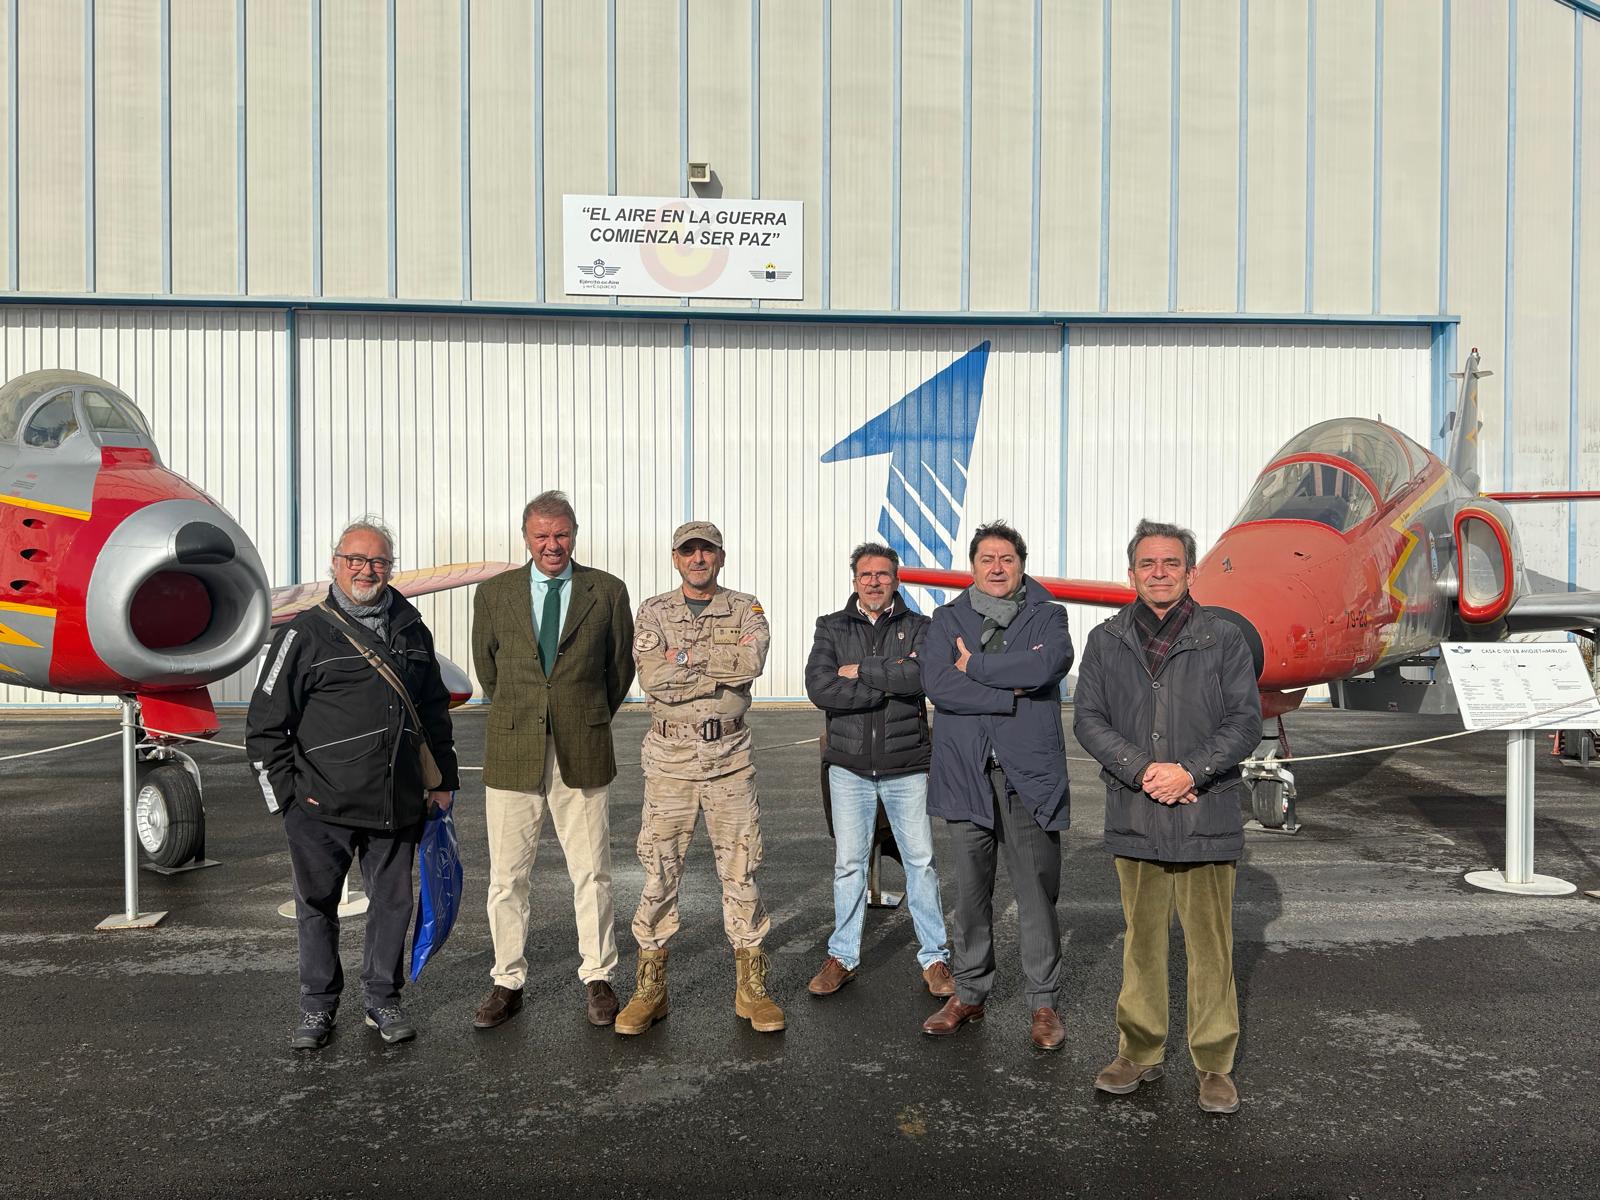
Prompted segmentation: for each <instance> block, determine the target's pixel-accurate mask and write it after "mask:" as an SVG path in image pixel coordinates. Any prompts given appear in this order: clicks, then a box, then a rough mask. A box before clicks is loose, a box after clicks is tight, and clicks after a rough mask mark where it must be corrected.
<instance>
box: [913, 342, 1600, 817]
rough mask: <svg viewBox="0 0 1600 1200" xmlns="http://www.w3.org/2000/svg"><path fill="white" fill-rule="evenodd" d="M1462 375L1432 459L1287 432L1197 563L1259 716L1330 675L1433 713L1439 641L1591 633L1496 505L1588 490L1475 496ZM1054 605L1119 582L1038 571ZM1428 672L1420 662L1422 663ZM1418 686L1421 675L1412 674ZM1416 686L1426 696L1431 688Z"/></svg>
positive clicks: (1390, 437)
mask: <svg viewBox="0 0 1600 1200" xmlns="http://www.w3.org/2000/svg"><path fill="white" fill-rule="evenodd" d="M1478 363H1479V355H1478V351H1477V350H1476V349H1474V350H1473V351H1472V354H1471V356H1470V357H1469V358H1468V359H1467V364H1466V370H1465V371H1463V372H1461V374H1460V376H1459V377H1460V378H1461V379H1462V388H1461V401H1460V407H1459V409H1458V411H1457V413H1456V419H1455V420H1454V422H1453V434H1452V438H1451V444H1450V448H1449V450H1448V452H1447V456H1446V458H1445V459H1443V460H1441V459H1440V458H1438V457H1437V456H1436V455H1434V454H1432V453H1430V452H1429V451H1428V450H1426V449H1424V448H1423V447H1422V446H1420V445H1418V444H1417V443H1416V442H1414V441H1412V440H1411V439H1410V438H1408V437H1407V436H1406V435H1405V434H1403V433H1401V432H1400V431H1399V430H1397V429H1393V428H1391V427H1390V426H1388V425H1385V424H1383V423H1381V422H1379V421H1370V420H1365V419H1361V418H1355V417H1344V418H1339V419H1335V420H1331V421H1323V422H1322V423H1320V424H1317V425H1313V426H1311V427H1310V428H1309V429H1307V430H1305V431H1304V432H1302V433H1300V434H1298V435H1296V436H1295V437H1293V438H1291V439H1290V440H1289V442H1288V443H1287V444H1286V445H1285V446H1284V447H1283V449H1281V450H1279V451H1278V453H1277V454H1276V455H1274V456H1273V458H1272V460H1271V461H1270V462H1268V463H1267V465H1266V468H1265V469H1264V470H1263V471H1262V472H1261V475H1260V477H1259V478H1258V479H1257V480H1256V485H1255V487H1254V488H1253V489H1252V490H1251V492H1250V495H1249V497H1248V498H1247V499H1246V500H1245V502H1244V507H1243V508H1242V509H1241V510H1240V512H1239V515H1238V516H1237V517H1236V518H1235V519H1234V522H1233V524H1232V525H1230V526H1229V527H1228V528H1227V530H1225V531H1224V532H1223V534H1222V536H1221V537H1219V538H1218V539H1217V542H1216V544H1215V545H1214V546H1212V548H1211V550H1210V552H1209V553H1208V554H1206V555H1205V556H1204V557H1203V558H1201V560H1200V562H1199V564H1198V566H1197V568H1196V570H1195V576H1194V584H1193V589H1192V590H1193V593H1194V596H1195V599H1196V600H1198V601H1199V602H1200V603H1202V604H1206V605H1215V606H1218V607H1220V608H1224V609H1229V610H1231V611H1232V612H1233V613H1235V614H1237V615H1238V616H1239V617H1240V618H1242V619H1243V621H1244V622H1245V623H1246V624H1247V625H1248V627H1249V628H1252V629H1254V630H1255V632H1256V634H1257V635H1258V637H1259V641H1260V649H1261V659H1260V661H1261V663H1262V666H1261V673H1260V687H1261V711H1262V714H1263V716H1267V717H1279V718H1280V720H1279V722H1278V734H1277V739H1276V740H1280V741H1281V740H1282V728H1283V726H1282V720H1281V717H1282V714H1284V713H1286V712H1290V711H1292V710H1294V709H1295V708H1297V707H1299V704H1300V701H1301V700H1302V699H1303V698H1304V696H1305V691H1306V689H1307V688H1309V687H1313V686H1316V685H1319V684H1328V685H1330V687H1331V691H1332V695H1333V699H1334V702H1335V703H1336V704H1339V705H1341V706H1344V707H1349V708H1367V709H1380V710H1389V711H1412V712H1417V711H1443V709H1442V708H1441V707H1440V706H1441V704H1442V703H1443V699H1442V698H1441V696H1440V694H1439V693H1440V692H1448V689H1447V688H1446V689H1437V690H1436V689H1430V688H1428V687H1426V686H1421V687H1419V686H1416V684H1415V683H1414V682H1413V681H1412V680H1411V679H1408V678H1406V677H1405V676H1403V675H1402V667H1403V665H1406V664H1413V663H1415V662H1416V660H1418V659H1419V658H1421V657H1422V656H1424V655H1427V654H1430V653H1431V652H1432V651H1433V650H1434V649H1435V648H1436V647H1437V646H1438V644H1439V643H1440V642H1441V641H1443V640H1445V639H1455V640H1474V639H1475V640H1498V639H1501V638H1504V637H1506V636H1507V635H1508V634H1512V633H1527V632H1537V631H1544V630H1574V631H1590V630H1595V629H1600V592H1582V591H1560V592H1536V591H1534V590H1533V589H1532V587H1531V586H1530V583H1529V580H1528V574H1527V571H1526V569H1525V568H1524V565H1523V557H1522V548H1521V544H1520V542H1519V541H1518V538H1517V528H1516V524H1515V523H1514V522H1513V521H1512V519H1511V515H1510V513H1509V512H1508V511H1507V509H1506V507H1505V505H1506V503H1510V502H1516V501H1524V500H1588V499H1597V498H1600V492H1510V493H1480V492H1479V491H1478V482H1479V476H1478V433H1479V430H1480V429H1481V427H1482V422H1481V420H1480V418H1479V411H1478V379H1479V378H1480V377H1482V376H1483V375H1487V374H1489V372H1487V371H1480V370H1479V369H1478ZM900 578H901V580H902V581H903V582H905V583H910V584H918V585H923V586H929V587H938V588H956V587H965V586H967V585H968V584H969V583H970V582H971V576H970V575H967V574H965V573H963V572H959V571H933V570H924V569H921V568H911V567H907V568H905V569H903V570H902V571H901V572H900ZM1039 582H1040V583H1041V584H1043V585H1044V586H1045V587H1046V588H1048V589H1049V591H1050V593H1051V595H1053V596H1055V597H1056V598H1057V599H1059V600H1065V601H1071V602H1073V603H1078V604H1089V605H1100V606H1104V607H1121V606H1122V605H1124V604H1127V603H1129V602H1131V601H1132V600H1133V599H1134V592H1133V589H1132V588H1131V587H1129V586H1127V585H1126V584H1122V583H1109V582H1106V583H1102V582H1094V581H1089V580H1079V579H1048V578H1041V579H1040V580H1039ZM1430 666H1431V662H1430ZM1423 682H1426V680H1424V681H1423ZM1430 693H1432V695H1431V696H1430ZM1253 790H1254V791H1255V792H1256V793H1257V794H1256V796H1255V797H1254V799H1256V800H1257V801H1258V803H1256V805H1255V809H1256V815H1257V816H1258V818H1261V819H1262V823H1263V824H1264V825H1268V826H1274V827H1276V826H1281V825H1282V824H1283V818H1284V805H1283V803H1282V800H1283V798H1284V797H1283V794H1282V789H1281V788H1269V789H1260V788H1256V789H1253Z"/></svg>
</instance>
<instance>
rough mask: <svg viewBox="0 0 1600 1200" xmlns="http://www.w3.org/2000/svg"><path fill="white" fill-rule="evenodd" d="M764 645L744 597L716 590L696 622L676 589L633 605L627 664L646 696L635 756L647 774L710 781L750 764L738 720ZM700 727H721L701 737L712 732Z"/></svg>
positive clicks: (768, 637) (761, 616)
mask: <svg viewBox="0 0 1600 1200" xmlns="http://www.w3.org/2000/svg"><path fill="white" fill-rule="evenodd" d="M771 641H772V631H771V630H770V629H769V628H768V627H767V617H766V613H765V612H763V611H762V608H761V602H760V601H759V600H757V599H756V598H755V597H754V596H751V595H749V594H748V593H745V592H734V591H729V590H728V589H726V588H720V589H718V591H717V593H716V595H715V596H713V597H712V598H711V603H710V604H708V605H707V606H706V608H705V611H704V612H702V613H701V614H700V615H699V616H695V615H694V613H693V611H692V610H691V609H690V608H689V605H688V603H687V602H686V601H685V600H684V598H683V593H682V592H681V591H678V590H674V591H670V592H664V593H663V594H661V595H659V596H652V597H650V599H648V600H646V601H645V602H644V603H643V604H642V605H640V606H639V617H638V620H637V621H635V622H634V638H633V661H634V663H635V665H636V666H637V667H638V671H639V686H640V687H642V688H643V689H644V692H645V695H646V696H647V697H648V698H649V706H650V717H651V725H650V732H649V733H647V734H646V735H645V739H644V745H643V747H642V748H641V751H640V763H641V765H642V766H643V767H644V769H645V771H646V772H647V773H651V774H658V775H663V776H666V777H668V778H673V779H712V778H715V777H717V776H719V775H727V774H730V773H731V772H734V771H738V770H742V769H744V768H745V767H748V766H749V765H750V744H751V738H750V730H749V728H748V727H746V726H744V725H743V721H744V718H745V714H746V713H748V712H749V711H750V685H751V684H752V683H754V682H755V681H756V680H757V679H759V678H760V677H761V672H762V670H763V669H764V668H765V667H766V663H767V647H768V646H769V645H770V643H771ZM680 651H681V652H683V654H684V656H685V659H686V661H684V662H683V663H681V664H680V663H679V662H678V661H677V657H678V654H679V652H680ZM708 721H712V722H721V723H722V726H723V731H722V736H720V737H714V738H711V739H710V740H707V739H706V738H705V737H703V736H702V735H701V732H700V731H704V732H705V733H712V734H714V733H716V732H717V727H716V726H715V725H710V726H708V725H707V722H708ZM663 723H665V728H663ZM736 723H737V724H738V727H737V728H733V726H734V725H735V724H736Z"/></svg>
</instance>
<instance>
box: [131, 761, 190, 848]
mask: <svg viewBox="0 0 1600 1200" xmlns="http://www.w3.org/2000/svg"><path fill="white" fill-rule="evenodd" d="M134 823H135V825H136V827H137V828H138V831H139V843H140V845H142V846H143V847H144V852H145V854H147V855H148V856H149V858H150V861H151V862H153V863H155V864H156V866H158V867H177V866H182V865H183V864H184V863H186V862H188V861H189V860H190V859H192V858H193V857H194V856H195V852H196V851H197V850H198V849H199V848H200V843H201V841H202V839H203V838H204V836H205V827H206V810H205V808H204V806H203V805H202V804H201V803H200V787H199V785H198V784H196V783H195V781H194V780H193V778H191V777H190V775H189V772H188V771H186V770H184V769H183V767H181V766H179V765H178V764H176V763H163V764H162V765H161V766H158V767H154V768H152V769H151V770H150V771H148V772H146V774H145V776H144V778H143V779H141V780H140V781H139V794H138V795H137V796H136V797H135V798H134Z"/></svg>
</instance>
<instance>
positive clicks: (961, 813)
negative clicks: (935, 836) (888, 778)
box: [922, 521, 1072, 1050]
mask: <svg viewBox="0 0 1600 1200" xmlns="http://www.w3.org/2000/svg"><path fill="white" fill-rule="evenodd" d="M967 556H968V559H969V560H970V562H971V564H972V579H973V582H972V586H971V587H970V588H969V589H967V590H966V591H964V592H962V593H961V595H959V596H957V597H956V598H955V599H954V600H952V601H951V602H950V603H949V604H946V605H943V606H942V607H941V608H939V610H938V611H937V612H935V613H934V615H933V624H932V626H931V627H930V628H929V630H928V635H927V640H926V642H925V643H924V646H923V651H922V682H923V687H924V689H925V691H926V693H927V696H928V699H929V700H930V701H932V702H933V704H934V706H935V707H936V708H937V709H938V717H937V719H936V720H935V721H934V725H933V762H932V766H931V768H930V771H929V776H928V812H929V814H930V815H932V816H939V817H943V818H944V819H945V820H946V821H948V822H949V824H950V833H951V838H952V840H953V842H954V850H955V854H954V859H955V881H956V904H955V911H954V917H955V955H954V958H953V960H952V965H953V966H954V967H955V979H956V994H955V995H954V996H952V997H950V999H949V1000H948V1001H946V1002H945V1006H944V1007H943V1008H941V1009H940V1010H939V1011H938V1012H937V1013H935V1014H934V1015H933V1016H931V1017H929V1018H928V1019H927V1020H926V1021H924V1022H923V1025H922V1031H923V1032H924V1033H928V1034H933V1035H935V1036H942V1035H946V1034H952V1033H954V1032H955V1031H956V1030H957V1029H959V1028H960V1027H961V1026H962V1025H963V1024H965V1023H966V1022H968V1021H977V1020H981V1019H982V1017H983V1006H984V1002H985V1001H986V1000H987V999H988V997H989V992H990V990H991V988H992V987H993V986H994V971H995V961H994V880H995V867H996V863H997V860H998V857H999V852H1000V849H1001V847H1004V848H1005V856H1006V870H1007V872H1008V873H1009V874H1010V876H1011V884H1012V888H1013V890H1014V891H1015V892H1016V897H1017V917H1018V926H1019V934H1020V941H1021V950H1022V969H1023V973H1024V975H1025V976H1026V977H1027V981H1028V1008H1029V1009H1030V1010H1031V1012H1032V1014H1033V1018H1032V1023H1031V1028H1030V1036H1031V1037H1032V1039H1033V1044H1034V1045H1035V1046H1037V1047H1038V1048H1039V1049H1041V1050H1059V1049H1060V1048H1061V1046H1062V1044H1063V1043H1064V1042H1065V1041H1066V1032H1065V1030H1063V1029H1062V1027H1061V1020H1060V1018H1059V1017H1058V1016H1057V1015H1056V990H1057V987H1058V986H1059V980H1060V974H1061V930H1060V926H1059V925H1058V923H1057V921H1056V900H1057V898H1058V897H1059V896H1060V894H1061V831H1062V830H1063V829H1065V828H1066V827H1067V824H1068V812H1067V756H1066V748H1065V744H1064V742H1063V740H1062V732H1061V696H1060V692H1059V687H1060V683H1061V681H1062V679H1064V678H1066V674H1067V669H1068V668H1069V667H1070V666H1071V665H1072V637H1071V635H1070V634H1069V633H1068V632H1067V614H1066V612H1065V610H1064V609H1062V608H1061V607H1060V606H1059V605H1057V604H1055V603H1053V602H1052V601H1051V599H1050V593H1049V592H1047V591H1046V590H1045V589H1044V587H1043V586H1041V585H1040V584H1039V583H1037V582H1036V581H1034V580H1033V579H1030V578H1029V577H1028V576H1027V575H1025V574H1023V567H1024V566H1025V564H1026V563H1027V559H1028V547H1027V545H1026V543H1024V542H1023V540H1022V535H1021V534H1020V533H1018V532H1017V531H1016V530H1015V529H1012V528H1011V527H1010V526H1009V525H1006V524H1004V523H1003V522H999V521H994V522H991V523H990V524H988V525H984V526H981V527H980V528H979V529H978V530H977V532H976V533H974V534H973V535H972V542H971V544H970V546H969V547H968V550H967Z"/></svg>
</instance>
